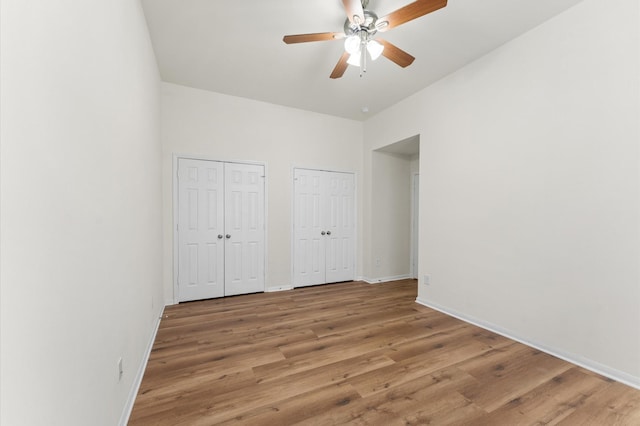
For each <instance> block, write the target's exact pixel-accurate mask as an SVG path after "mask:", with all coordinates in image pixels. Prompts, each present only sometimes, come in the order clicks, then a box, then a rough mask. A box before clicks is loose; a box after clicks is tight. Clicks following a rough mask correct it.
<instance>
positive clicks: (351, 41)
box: [344, 34, 360, 55]
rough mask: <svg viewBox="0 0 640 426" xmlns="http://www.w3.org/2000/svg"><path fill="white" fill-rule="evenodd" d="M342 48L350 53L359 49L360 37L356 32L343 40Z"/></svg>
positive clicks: (352, 53)
mask: <svg viewBox="0 0 640 426" xmlns="http://www.w3.org/2000/svg"><path fill="white" fill-rule="evenodd" d="M344 50H345V51H347V53H349V54H350V55H354V54H355V53H356V52H358V51H359V50H360V37H358V35H357V34H354V35H350V36H349V37H347V38H346V39H345V40H344Z"/></svg>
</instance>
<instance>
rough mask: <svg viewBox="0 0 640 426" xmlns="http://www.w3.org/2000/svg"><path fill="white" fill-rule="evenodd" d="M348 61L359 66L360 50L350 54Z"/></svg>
mask: <svg viewBox="0 0 640 426" xmlns="http://www.w3.org/2000/svg"><path fill="white" fill-rule="evenodd" d="M347 63H348V64H349V65H353V66H354V67H359V66H360V52H355V53H352V54H351V55H350V56H349V59H347Z"/></svg>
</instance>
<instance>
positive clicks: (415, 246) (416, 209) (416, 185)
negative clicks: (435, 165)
mask: <svg viewBox="0 0 640 426" xmlns="http://www.w3.org/2000/svg"><path fill="white" fill-rule="evenodd" d="M419 220H420V173H418V172H414V173H412V175H411V250H410V251H409V252H410V255H409V258H410V260H409V261H410V262H411V264H410V265H409V271H410V274H411V278H415V279H418V260H419V259H418V257H419V253H420V246H419V244H420V236H419V235H417V234H416V230H417V231H418V232H419V231H420V227H419V223H420V222H419Z"/></svg>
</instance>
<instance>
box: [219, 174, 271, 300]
mask: <svg viewBox="0 0 640 426" xmlns="http://www.w3.org/2000/svg"><path fill="white" fill-rule="evenodd" d="M224 218H225V219H224V221H225V291H224V294H225V296H232V295H235V294H246V293H255V292H258V291H264V243H265V241H264V228H265V226H264V166H260V165H253V164H237V163H227V164H225V215H224Z"/></svg>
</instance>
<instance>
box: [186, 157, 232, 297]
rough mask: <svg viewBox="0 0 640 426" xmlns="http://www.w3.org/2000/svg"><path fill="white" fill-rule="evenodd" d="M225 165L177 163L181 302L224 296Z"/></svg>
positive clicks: (187, 161) (194, 162)
mask: <svg viewBox="0 0 640 426" xmlns="http://www.w3.org/2000/svg"><path fill="white" fill-rule="evenodd" d="M223 167H224V164H223V163H219V162H215V161H201V160H190V159H184V158H181V159H179V160H178V286H179V289H180V290H179V299H180V301H181V302H182V301H187V300H198V299H208V298H212V297H221V296H223V295H224V267H223V261H224V239H223V237H222V236H223V233H224V223H223V220H222V219H223V191H224V186H223V185H224V183H223Z"/></svg>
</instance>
